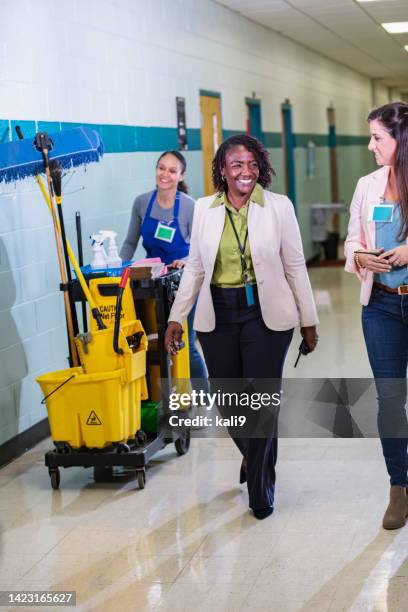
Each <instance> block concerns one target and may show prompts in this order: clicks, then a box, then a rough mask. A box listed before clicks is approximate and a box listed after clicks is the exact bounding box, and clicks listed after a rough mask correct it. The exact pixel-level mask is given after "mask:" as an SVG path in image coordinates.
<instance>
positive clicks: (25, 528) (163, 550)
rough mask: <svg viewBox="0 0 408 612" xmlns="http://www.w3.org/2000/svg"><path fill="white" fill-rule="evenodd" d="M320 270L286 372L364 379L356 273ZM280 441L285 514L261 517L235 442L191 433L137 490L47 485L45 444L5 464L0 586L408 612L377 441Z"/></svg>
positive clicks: (159, 459)
mask: <svg viewBox="0 0 408 612" xmlns="http://www.w3.org/2000/svg"><path fill="white" fill-rule="evenodd" d="M310 276H311V280H312V284H313V287H314V290H315V296H316V300H317V303H318V307H319V317H320V320H321V325H320V329H319V334H320V339H321V340H320V343H319V347H318V350H317V352H316V353H315V354H313V355H309V356H307V357H306V358H305V357H303V358H302V359H301V361H300V363H299V366H298V367H297V368H296V370H294V369H293V363H294V361H295V359H296V355H297V348H298V345H299V343H300V336H299V335H298V332H297V334H296V337H295V340H294V341H293V343H292V347H291V350H290V352H289V355H288V358H287V365H286V370H285V376H287V377H293V376H295V375H296V376H297V377H305V378H311V377H318V378H323V377H335V378H338V377H365V376H370V370H369V366H368V361H367V357H366V353H365V348H364V345H363V339H362V333H361V328H360V307H359V304H358V285H357V283H356V281H355V279H354V278H353V277H352V276H351V275H346V274H344V272H343V271H342V270H341V269H340V268H339V269H335V268H329V269H328V268H321V269H319V268H314V269H312V270H311V271H310ZM279 444H280V451H279V460H278V467H277V475H278V480H277V491H276V506H275V512H274V514H273V515H272V516H270V517H268V518H267V519H266V520H264V521H257V520H256V519H254V518H253V516H252V514H250V512H249V511H248V507H247V503H248V502H247V493H246V490H245V486H242V485H241V486H240V485H238V475H239V466H240V458H239V455H238V451H237V450H236V448H235V446H234V445H233V443H232V442H231V441H230V440H228V439H216V440H205V439H194V440H192V443H191V448H190V451H189V453H188V454H187V455H185V456H183V457H178V456H176V453H175V450H174V446H172V445H171V446H168V447H167V448H166V449H165V450H164V451H162V452H161V453H160V454H159V455H157V456H156V457H155V458H154V460H152V461H151V463H150V464H149V467H148V469H147V482H146V489H144V490H143V491H140V490H138V487H137V481H136V479H135V478H134V477H133V476H132V475H131V474H118V475H117V476H116V478H114V479H113V480H112V481H110V482H106V483H95V482H94V480H93V478H92V471H91V470H84V469H80V468H79V469H76V468H70V469H67V470H62V473H61V489H60V490H59V491H52V490H51V488H50V483H49V477H48V473H47V470H46V468H45V467H44V464H43V463H44V461H43V458H44V452H45V451H47V450H49V449H50V448H51V447H52V444H51V441H50V440H46V441H44V442H42V443H41V444H39V445H37V446H36V447H35V448H34V449H32V450H31V451H29V452H27V453H26V454H25V455H23V456H22V457H20V458H19V459H18V460H16V461H14V462H13V463H11V464H9V465H7V466H5V467H4V468H2V469H0V590H53V591H62V590H74V591H76V592H77V606H76V609H78V610H81V611H82V610H84V611H85V610H86V611H101V612H102V611H112V612H121V611H122V610H123V611H125V610H126V611H132V610H136V611H139V610H140V611H147V610H148V611H150V610H158V611H168V612H170V611H171V612H177V611H180V612H181V611H183V612H184V611H187V610H188V611H190V610H192V609H193V610H196V611H198V610H200V611H209V610H212V611H214V610H215V611H217V612H224V611H238V610H250V611H252V610H263V611H273V612H275V611H276V612H292V611H305V612H306V611H310V612H312V611H315V612H326V611H328V612H339V611H342V610H344V611H346V610H347V611H348V610H352V611H355V612H357V611H358V612H362V611H369V610H373V611H375V612H401V611H402V610H404V609H406V599H407V592H408V556H407V555H408V525H407V526H406V527H405V528H403V529H401V530H397V531H395V532H387V531H384V530H383V529H382V527H381V519H382V515H383V512H384V509H385V507H386V505H387V501H388V477H387V474H386V472H385V467H384V465H383V459H382V454H381V449H380V444H379V441H378V440H377V439H355V440H353V439H332V438H321V439H308V438H303V439H300V438H296V439H281V440H280V443H279ZM2 609H7V608H2ZM10 609H14V608H10ZM34 609H37V608H34ZM44 609H47V608H44V607H41V608H38V610H44ZM54 609H55V608H54Z"/></svg>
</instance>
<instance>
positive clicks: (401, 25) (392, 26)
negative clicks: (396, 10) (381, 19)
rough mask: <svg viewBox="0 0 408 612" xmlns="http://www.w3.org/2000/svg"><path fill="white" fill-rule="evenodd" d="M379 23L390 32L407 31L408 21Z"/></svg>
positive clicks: (401, 32)
mask: <svg viewBox="0 0 408 612" xmlns="http://www.w3.org/2000/svg"><path fill="white" fill-rule="evenodd" d="M381 25H382V27H383V28H384V30H387V32H389V33H390V34H405V33H406V32H408V21H393V22H392V23H382V24H381Z"/></svg>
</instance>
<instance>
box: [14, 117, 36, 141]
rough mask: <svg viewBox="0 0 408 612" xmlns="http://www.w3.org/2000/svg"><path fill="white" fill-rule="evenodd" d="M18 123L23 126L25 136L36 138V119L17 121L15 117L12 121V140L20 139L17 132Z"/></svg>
mask: <svg viewBox="0 0 408 612" xmlns="http://www.w3.org/2000/svg"><path fill="white" fill-rule="evenodd" d="M16 125H19V126H20V127H21V131H22V132H23V136H24V138H31V137H32V138H34V136H35V132H36V129H35V121H17V119H15V120H14V119H13V120H12V122H11V138H12V140H18V136H17V134H16V129H15V128H16Z"/></svg>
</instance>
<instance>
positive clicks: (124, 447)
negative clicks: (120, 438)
mask: <svg viewBox="0 0 408 612" xmlns="http://www.w3.org/2000/svg"><path fill="white" fill-rule="evenodd" d="M116 450H117V452H118V453H130V446H129V445H128V444H125V442H119V444H118V445H117V447H116Z"/></svg>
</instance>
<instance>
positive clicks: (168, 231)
mask: <svg viewBox="0 0 408 612" xmlns="http://www.w3.org/2000/svg"><path fill="white" fill-rule="evenodd" d="M175 233H176V228H175V227H169V226H168V225H166V224H165V223H162V222H161V221H159V222H158V223H157V227H156V231H155V232H154V237H155V238H157V240H163V241H164V242H173V238H174V234H175Z"/></svg>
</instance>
